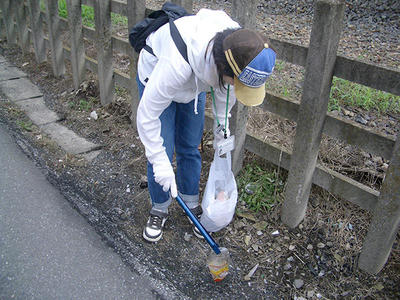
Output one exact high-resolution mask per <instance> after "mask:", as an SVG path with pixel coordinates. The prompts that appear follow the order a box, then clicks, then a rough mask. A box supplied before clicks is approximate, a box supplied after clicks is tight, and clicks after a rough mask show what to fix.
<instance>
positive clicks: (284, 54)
mask: <svg viewBox="0 0 400 300" xmlns="http://www.w3.org/2000/svg"><path fill="white" fill-rule="evenodd" d="M0 2H1V10H2V22H1V28H2V32H3V33H4V31H6V36H7V41H8V43H9V44H15V43H17V44H18V45H20V47H21V49H22V51H24V52H26V51H29V49H30V44H31V42H32V43H33V47H34V52H35V57H36V60H37V61H38V62H39V63H40V62H43V61H45V60H46V59H47V50H48V49H49V50H51V51H50V53H51V55H50V57H51V65H52V67H53V73H54V75H55V76H62V75H63V74H64V73H65V64H64V59H68V60H70V62H71V66H72V73H73V74H72V75H73V82H74V86H75V88H76V89H77V88H78V87H79V85H80V83H81V82H82V81H83V80H84V79H85V72H86V69H88V70H90V71H92V72H94V73H97V74H98V80H99V89H100V99H101V103H102V104H103V105H105V104H107V103H110V102H111V101H112V100H113V95H114V85H115V84H117V85H119V86H122V87H125V88H127V89H128V90H129V91H130V94H131V103H132V104H131V105H132V120H133V121H134V120H135V112H136V109H137V105H138V92H137V86H136V83H135V76H136V66H137V54H136V53H135V52H134V51H132V48H131V47H130V45H129V43H128V41H127V40H126V39H121V38H119V37H117V36H113V35H112V34H111V33H112V30H111V12H114V13H117V14H120V15H123V16H126V17H127V18H128V27H129V28H130V27H131V26H132V25H133V24H135V23H136V22H137V21H139V20H141V19H142V18H143V17H144V16H145V15H146V14H147V13H148V9H147V8H146V6H145V1H144V0H127V1H121V0H110V1H108V0H107V1H106V0H66V3H67V9H68V19H64V18H61V17H59V16H58V5H57V3H58V1H56V0H46V1H45V4H46V12H41V11H40V7H39V0H0ZM173 2H177V3H179V4H181V5H183V6H184V7H185V8H186V9H187V10H188V11H192V1H191V0H182V1H173ZM82 5H89V6H92V7H94V11H95V26H96V30H95V29H92V28H88V27H85V26H83V25H82V17H81V9H82ZM256 7H257V1H255V0H249V1H245V0H232V13H231V14H232V17H233V18H234V19H236V20H237V21H238V22H239V23H240V24H241V25H242V26H243V27H247V28H254V26H255V24H254V23H252V22H254V20H255V19H256V18H255V17H252V15H254V13H255V11H256ZM343 14H344V2H343V1H341V0H318V1H316V3H315V9H314V21H313V27H312V33H311V39H310V45H309V47H308V48H307V47H304V46H300V45H297V44H293V43H289V42H284V41H279V40H271V44H272V46H273V47H274V48H275V50H276V51H277V54H278V58H279V59H281V60H284V61H287V62H289V63H293V64H297V65H300V66H303V67H305V70H306V72H305V81H304V87H303V94H302V99H301V104H298V103H296V102H294V101H292V100H290V99H287V98H285V97H282V96H279V95H274V94H272V93H269V92H267V94H266V99H265V101H264V104H263V109H264V111H269V112H272V113H275V114H278V115H280V116H282V117H283V118H287V119H289V120H293V121H296V122H297V129H296V136H295V140H294V148H293V149H294V150H293V153H288V152H286V151H285V150H283V149H281V148H280V147H279V146H278V145H275V144H272V143H266V142H263V141H261V140H260V139H258V138H257V137H255V136H252V135H251V134H249V133H246V129H245V128H246V122H247V114H248V112H247V108H246V107H244V106H242V105H240V103H238V105H235V107H234V108H233V111H232V118H231V132H232V133H233V134H235V136H236V142H237V145H236V150H235V152H234V153H233V166H234V170H235V172H237V171H238V170H240V168H241V166H242V162H243V152H244V149H246V150H248V151H250V152H252V153H255V154H257V155H258V156H260V157H262V158H264V159H266V160H267V161H269V162H272V163H273V164H276V165H280V167H283V168H285V169H287V170H288V171H289V173H288V174H289V177H288V182H287V189H286V192H285V193H286V194H285V201H284V204H283V208H282V221H283V222H284V223H285V224H287V225H288V226H290V227H295V226H297V225H298V224H299V223H300V222H301V220H302V219H303V218H304V214H305V211H306V208H307V203H308V198H309V192H310V187H311V184H312V183H314V184H316V185H318V186H320V187H322V188H324V189H325V190H327V191H329V192H331V193H333V194H335V195H338V196H340V197H341V198H343V199H346V200H348V201H350V202H352V203H355V204H357V205H359V206H360V207H361V208H363V209H366V210H368V211H371V212H372V213H373V218H372V222H371V224H370V229H369V231H368V235H367V237H366V240H365V241H364V246H363V250H362V253H361V255H360V259H359V267H360V268H361V269H363V270H365V271H367V272H369V273H377V272H379V271H380V270H381V269H382V267H383V266H384V264H385V263H386V261H387V258H388V256H389V254H390V251H391V247H392V245H393V242H394V239H395V237H396V234H397V231H398V227H399V223H400V192H399V189H400V149H399V148H400V138H399V136H397V141H396V139H394V138H393V137H391V136H388V135H384V134H378V133H376V132H373V131H371V130H369V129H367V128H364V127H362V126H360V125H358V124H356V123H354V122H352V121H348V120H344V119H342V118H340V117H338V116H334V115H333V114H330V113H327V105H328V100H329V92H330V87H331V82H332V77H333V76H337V77H340V78H343V79H346V80H349V81H352V82H355V83H359V84H363V85H366V86H369V87H372V88H375V89H379V90H382V91H386V92H390V93H392V94H395V95H400V72H398V71H396V70H392V69H388V68H384V67H380V66H376V65H373V64H369V63H364V62H360V61H357V60H353V59H349V58H346V57H342V56H338V55H337V48H338V43H339V37H340V32H341V29H342V23H343ZM27 20H29V22H28V21H27ZM28 23H29V26H28ZM43 26H47V32H48V34H47V35H45V34H44V30H43ZM4 29H6V30H4ZM63 30H69V35H70V47H67V46H66V45H64V44H63V42H62V40H61V32H62V31H63ZM84 39H88V40H94V41H95V45H96V51H97V60H95V59H93V58H90V57H88V56H86V55H85V49H84V43H83V40H84ZM113 51H116V52H120V53H123V54H125V55H128V56H129V57H130V60H131V64H130V71H129V73H128V74H126V73H122V72H121V71H119V70H114V69H113V63H112V57H113ZM211 126H212V118H211V117H210V116H206V127H207V128H211ZM322 133H323V134H326V135H328V136H330V137H333V138H336V139H339V140H341V141H343V142H345V143H348V144H350V145H356V146H358V147H360V148H362V149H363V150H365V151H366V152H369V153H372V154H374V155H378V156H382V157H383V158H385V159H388V160H390V165H389V167H388V170H387V172H386V177H385V180H384V182H383V186H382V189H381V191H380V192H378V191H375V190H373V189H371V188H369V187H367V186H365V185H363V184H361V183H359V182H357V181H355V180H352V179H350V178H348V177H346V176H344V175H341V174H339V173H337V172H335V171H333V170H330V169H328V168H326V167H324V166H322V165H319V164H318V163H317V155H318V151H319V145H320V141H321V136H322Z"/></svg>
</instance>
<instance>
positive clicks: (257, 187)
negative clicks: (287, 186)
mask: <svg viewBox="0 0 400 300" xmlns="http://www.w3.org/2000/svg"><path fill="white" fill-rule="evenodd" d="M237 185H238V191H239V201H244V202H245V203H246V204H247V206H248V208H249V209H251V210H253V211H255V212H258V211H259V210H263V211H268V210H270V209H271V208H272V207H273V206H275V205H276V204H278V203H279V201H280V199H281V197H280V196H281V194H282V192H283V187H284V183H283V181H282V179H280V178H277V175H276V173H271V172H268V171H266V170H264V169H262V168H261V167H260V166H259V165H257V164H256V163H252V164H249V165H247V166H245V167H244V168H243V169H242V171H241V173H240V176H239V177H238V181H237ZM249 185H252V186H253V188H252V189H251V190H252V191H253V192H252V193H249V192H248V190H249ZM246 187H247V188H246Z"/></svg>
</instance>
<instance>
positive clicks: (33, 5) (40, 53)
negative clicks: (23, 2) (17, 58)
mask: <svg viewBox="0 0 400 300" xmlns="http://www.w3.org/2000/svg"><path fill="white" fill-rule="evenodd" d="M39 3H40V1H39V0H29V16H30V21H31V29H32V31H31V32H32V38H33V47H34V49H35V57H36V61H37V62H38V63H42V62H44V61H46V60H47V56H46V44H45V43H44V34H43V22H42V18H41V15H40V5H39Z"/></svg>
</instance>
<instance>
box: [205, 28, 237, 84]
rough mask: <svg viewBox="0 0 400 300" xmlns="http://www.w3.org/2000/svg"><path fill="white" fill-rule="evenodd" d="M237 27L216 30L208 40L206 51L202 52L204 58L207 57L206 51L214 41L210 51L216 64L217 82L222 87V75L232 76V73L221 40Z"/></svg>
mask: <svg viewBox="0 0 400 300" xmlns="http://www.w3.org/2000/svg"><path fill="white" fill-rule="evenodd" d="M239 29H240V28H228V29H225V30H224V31H221V32H217V34H216V35H215V36H214V37H213V38H212V39H211V40H210V41H209V42H208V45H207V50H206V53H205V54H204V59H205V58H206V57H207V53H208V50H209V48H210V45H211V42H214V45H213V47H212V50H211V51H212V54H213V56H214V61H215V64H216V66H217V72H218V82H219V86H220V87H221V88H222V87H224V79H223V76H224V75H226V76H229V77H232V78H233V77H234V73H233V71H232V69H231V67H230V66H229V63H228V61H227V60H226V57H225V53H224V49H223V46H222V45H223V41H224V39H225V38H226V37H227V36H228V35H230V34H231V33H233V32H235V31H236V30H239Z"/></svg>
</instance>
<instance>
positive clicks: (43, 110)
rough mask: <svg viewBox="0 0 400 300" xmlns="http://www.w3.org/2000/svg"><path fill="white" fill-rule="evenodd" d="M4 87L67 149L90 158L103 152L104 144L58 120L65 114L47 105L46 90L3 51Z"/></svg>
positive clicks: (1, 80) (1, 87) (0, 75)
mask: <svg viewBox="0 0 400 300" xmlns="http://www.w3.org/2000/svg"><path fill="white" fill-rule="evenodd" d="M0 90H1V91H2V92H3V93H4V95H6V97H7V98H8V99H9V100H10V101H11V102H13V103H15V104H16V105H17V106H19V107H20V108H21V109H22V110H23V111H24V112H25V113H26V115H27V116H28V117H29V118H30V119H31V121H32V123H33V124H35V125H36V126H38V127H39V128H40V130H41V131H43V133H45V134H46V135H48V136H49V138H50V139H52V140H54V141H55V142H56V143H57V144H58V145H59V146H60V147H61V148H62V149H63V150H64V151H66V152H67V153H71V154H79V155H81V156H82V157H83V158H85V159H86V160H87V161H92V160H93V159H95V158H96V157H97V155H98V154H100V152H101V151H99V149H100V148H101V146H100V145H96V144H94V143H92V142H90V141H88V140H86V139H84V138H82V137H80V136H79V135H77V134H76V133H75V132H74V131H72V130H70V129H68V128H67V127H65V126H63V125H61V124H59V123H57V122H59V121H60V120H61V117H60V116H58V115H57V114H56V113H55V112H54V111H52V110H50V109H48V108H47V106H46V104H45V102H44V99H43V93H42V92H41V91H40V90H39V88H38V87H37V86H36V85H34V84H33V83H32V82H31V81H30V80H29V79H28V78H27V75H26V74H25V73H24V72H22V71H21V70H20V69H19V68H17V67H15V66H13V65H12V64H11V63H10V62H8V61H7V60H6V59H5V58H4V57H3V56H1V55H0Z"/></svg>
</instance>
